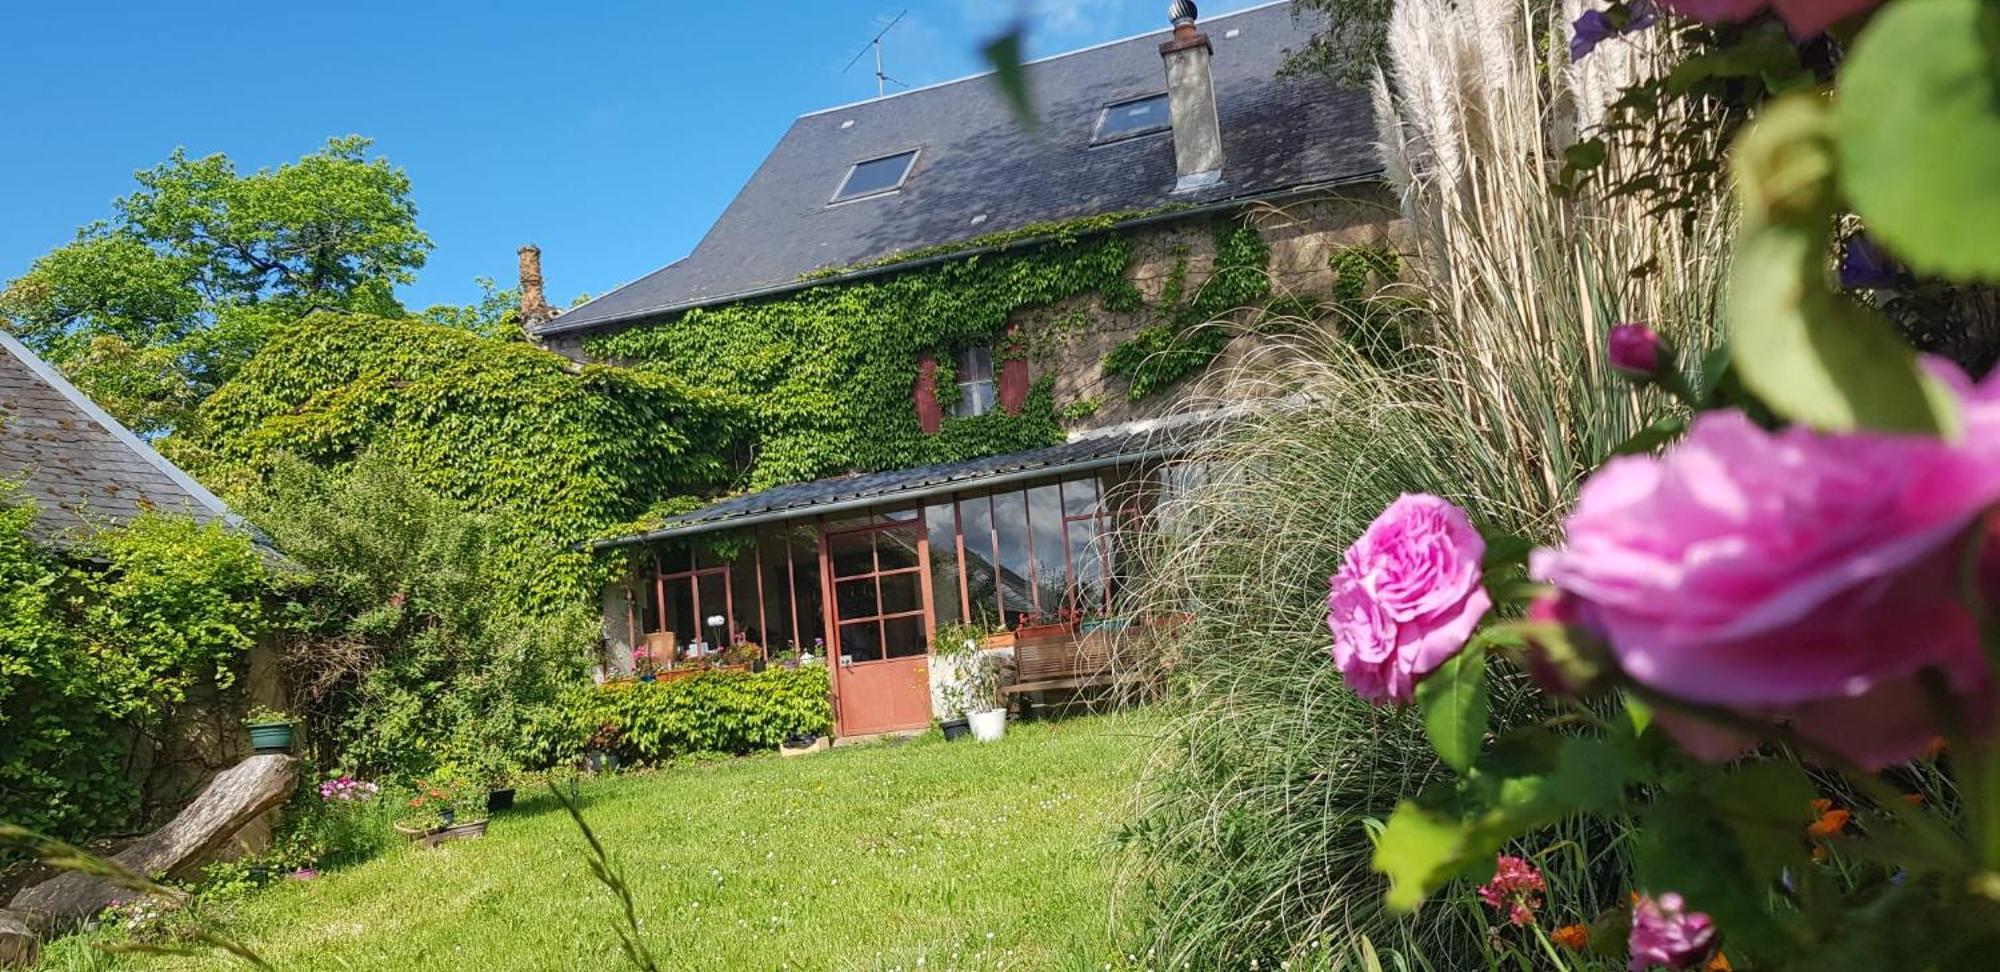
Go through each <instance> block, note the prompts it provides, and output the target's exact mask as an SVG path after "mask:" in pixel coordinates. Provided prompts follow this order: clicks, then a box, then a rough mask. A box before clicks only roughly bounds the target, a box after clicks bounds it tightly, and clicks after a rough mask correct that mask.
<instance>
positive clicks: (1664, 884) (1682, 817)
mask: <svg viewBox="0 0 2000 972" xmlns="http://www.w3.org/2000/svg"><path fill="white" fill-rule="evenodd" d="M1634 857H1635V860H1636V863H1637V865H1638V870H1639V881H1640V886H1641V887H1642V888H1643V889H1644V890H1646V891H1647V892H1648V893H1651V894H1655V895H1658V894H1664V893H1666V892H1669V891H1672V892H1677V893H1679V894H1680V895H1681V896H1682V897H1684V898H1686V899H1687V903H1688V907H1689V908H1690V909H1692V910H1695V911H1706V912H1708V913H1709V914H1711V915H1713V916H1714V917H1715V921H1716V924H1717V925H1718V926H1720V927H1721V929H1722V932H1723V934H1724V935H1725V936H1727V937H1728V939H1729V941H1730V943H1731V945H1730V958H1731V959H1732V960H1736V959H1740V958H1741V957H1742V953H1740V952H1738V951H1737V949H1739V948H1741V949H1743V950H1744V951H1745V952H1747V953H1748V954H1749V956H1750V957H1751V958H1753V959H1764V960H1771V959H1774V958H1776V957H1778V956H1784V955H1787V953H1788V952H1790V951H1791V950H1792V949H1793V948H1794V947H1796V946H1797V945H1798V942H1797V941H1796V939H1795V938H1793V936H1792V935H1791V934H1790V933H1789V932H1788V930H1787V929H1786V928H1785V927H1784V925H1782V924H1780V923H1779V922H1778V921H1777V920H1776V919H1774V918H1773V917H1772V916H1771V915H1770V914H1769V913H1768V912H1767V911H1765V909H1764V903H1765V901H1766V899H1767V897H1768V895H1769V888H1770V882H1768V881H1763V880H1759V879H1757V878H1756V877H1755V876H1753V875H1752V874H1751V872H1750V868H1749V865H1748V861H1747V860H1746V859H1745V856H1744V853H1743V847H1742V845H1741V844H1740V843H1739V841H1738V838H1737V835H1736V833H1735V832H1734V831H1732V830H1731V829H1730V828H1729V827H1728V826H1727V825H1725V824H1724V823H1723V821H1722V820H1721V819H1720V818H1719V817H1718V816H1717V814H1716V812H1715V808H1714V807H1713V806H1711V805H1710V804H1708V803H1707V802H1706V801H1704V800H1701V799H1700V798H1698V797H1695V796H1693V795H1690V794H1685V793H1670V794H1667V795H1665V796H1662V797H1661V798H1660V801H1659V803H1657V804H1655V805H1654V807H1653V810H1652V812H1651V813H1648V814H1647V815H1646V819H1645V823H1644V826H1643V827H1642V829H1641V835H1640V838H1639V841H1638V847H1637V851H1636V853H1635V854H1634Z"/></svg>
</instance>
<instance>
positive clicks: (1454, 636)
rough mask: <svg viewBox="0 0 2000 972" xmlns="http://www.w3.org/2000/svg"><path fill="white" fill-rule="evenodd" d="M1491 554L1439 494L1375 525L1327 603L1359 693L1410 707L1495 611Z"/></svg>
mask: <svg viewBox="0 0 2000 972" xmlns="http://www.w3.org/2000/svg"><path fill="white" fill-rule="evenodd" d="M1485 555H1486V541H1485V540H1483V539H1481V538H1480V536H1479V531H1477V530H1474V529H1473V528H1472V521H1471V520H1470V519H1468V518H1467V517H1466V515H1465V511H1464V510H1461V509H1459V508H1458V507H1456V506H1453V505H1451V504H1450V503H1447V502H1445V501H1444V500H1441V499H1439V498H1437V497H1435V496H1429V495H1425V494H1420V493H1419V494H1406V495H1404V496H1402V497H1401V498H1399V499H1397V500H1396V501H1395V502H1394V503H1391V504H1389V508H1388V509H1386V510H1383V511H1382V515H1381V516H1378V517H1376V518H1375V522H1373V523H1371V524H1369V525H1368V529H1367V531H1365V532H1363V533H1362V534H1361V539H1359V540H1356V541H1355V542H1354V546H1352V547H1349V548H1347V555H1346V557H1345V558H1344V559H1343V560H1342V562H1341V567H1340V571H1339V573H1336V574H1334V575H1333V580H1332V588H1333V590H1332V593H1331V594H1329V595H1328V596H1327V600H1326V623H1327V626H1328V627H1330V628H1332V629H1333V659H1334V661H1335V662H1337V663H1338V664H1339V665H1340V672H1341V674H1342V675H1344V676H1346V678H1347V685H1348V687H1349V688H1352V689H1353V690H1354V692H1355V694H1357V695H1360V696H1361V697H1362V698H1364V699H1368V700H1369V701H1371V702H1376V703H1387V702H1397V703H1402V702H1408V701H1410V697H1411V693H1412V692H1413V691H1414V690H1415V688H1416V683H1417V682H1418V680H1420V679H1421V678H1422V677H1423V676H1425V675H1427V674H1429V673H1430V672H1431V670H1432V669H1435V668H1437V667H1438V666H1439V665H1441V664H1443V663H1444V661H1445V660H1446V659H1448V658H1450V657H1451V656H1452V655H1455V654H1457V653H1458V650H1459V649H1460V648H1463V647H1465V642H1466V639H1468V638H1471V637H1472V629H1473V628H1474V627H1475V626H1477V625H1478V624H1479V619H1480V618H1481V617H1482V616H1483V615H1485V614H1486V610H1487V609H1488V608H1490V607H1492V606H1493V601H1492V599H1491V598H1489V597H1487V595H1486V590H1485V589H1484V588H1482V587H1480V586H1479V572H1480V559H1481V558H1483V557H1484V556H1485Z"/></svg>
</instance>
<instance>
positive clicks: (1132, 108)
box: [1090, 94, 1173, 145]
mask: <svg viewBox="0 0 2000 972" xmlns="http://www.w3.org/2000/svg"><path fill="white" fill-rule="evenodd" d="M1172 124H1173V121H1172V116H1171V115H1170V114H1168V112H1167V96H1166V95H1164V94H1156V95H1147V96H1146V97H1144V98H1133V99H1132V100H1130V101H1120V102H1117V103H1116V104H1110V105H1105V106H1104V111H1103V112H1101V113H1100V114H1099V115H1098V116H1097V134H1096V135H1095V136H1092V138H1091V140H1090V141H1091V144H1093V145H1098V144H1102V143H1105V142H1116V141H1119V140H1121V139H1127V138H1135V137H1137V136H1140V135H1150V134H1152V133H1153V132H1164V131H1166V130H1167V129H1168V128H1169V127H1170V126H1171V125H1172Z"/></svg>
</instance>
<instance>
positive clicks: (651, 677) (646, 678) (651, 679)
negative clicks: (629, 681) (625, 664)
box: [639, 672, 660, 682]
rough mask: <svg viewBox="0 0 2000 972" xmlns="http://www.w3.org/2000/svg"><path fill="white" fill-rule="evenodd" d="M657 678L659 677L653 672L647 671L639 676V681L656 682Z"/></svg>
mask: <svg viewBox="0 0 2000 972" xmlns="http://www.w3.org/2000/svg"><path fill="white" fill-rule="evenodd" d="M659 680H660V677H659V676H658V675H655V674H653V673H652V672H647V673H645V674H643V675H640V676H639V681H641V682H657V681H659Z"/></svg>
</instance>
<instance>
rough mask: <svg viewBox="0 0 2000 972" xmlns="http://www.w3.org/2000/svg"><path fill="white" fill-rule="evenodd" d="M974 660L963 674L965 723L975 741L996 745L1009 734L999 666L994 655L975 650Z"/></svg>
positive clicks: (960, 674)
mask: <svg viewBox="0 0 2000 972" xmlns="http://www.w3.org/2000/svg"><path fill="white" fill-rule="evenodd" d="M973 654H974V658H973V659H972V661H971V663H970V664H969V665H967V666H966V667H965V668H964V669H963V670H962V671H961V672H960V673H959V679H960V682H961V684H963V685H964V686H965V697H966V700H967V701H966V708H965V721H966V722H967V723H969V724H970V725H971V729H972V738H974V739H977V740H979V741H980V742H993V741H995V740H997V739H999V738H1000V737H1001V736H1003V735H1005V734H1006V733H1007V710H1006V709H1004V708H1002V707H1001V705H1000V666H999V664H998V663H997V661H996V660H995V659H994V658H993V656H992V655H989V654H987V653H986V652H983V651H978V650H976V649H975V650H974V652H973Z"/></svg>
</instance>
